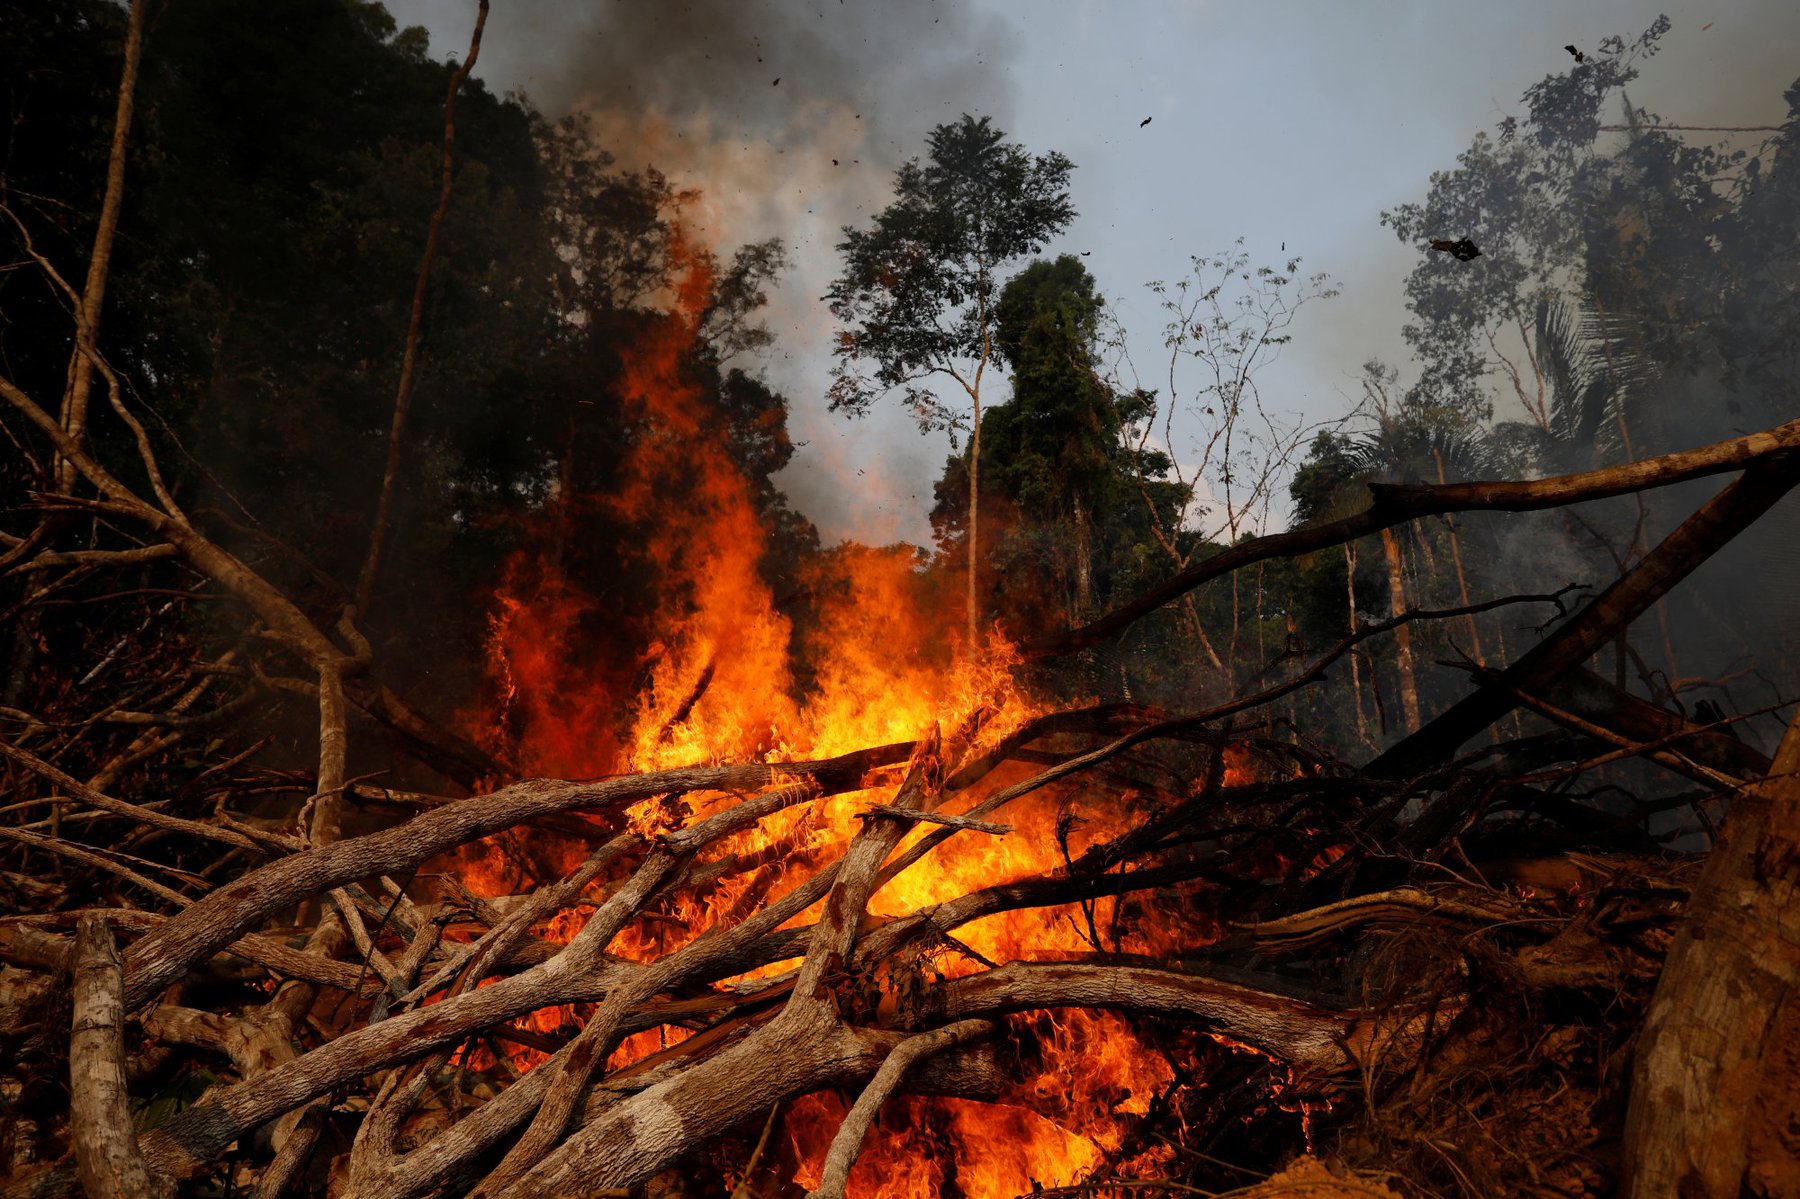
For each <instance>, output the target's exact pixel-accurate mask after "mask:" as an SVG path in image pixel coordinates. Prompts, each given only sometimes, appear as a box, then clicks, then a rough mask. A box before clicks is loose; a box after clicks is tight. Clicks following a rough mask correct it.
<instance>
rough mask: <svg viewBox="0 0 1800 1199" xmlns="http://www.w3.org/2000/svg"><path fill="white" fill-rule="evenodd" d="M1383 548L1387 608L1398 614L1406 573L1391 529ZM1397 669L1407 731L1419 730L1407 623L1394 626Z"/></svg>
mask: <svg viewBox="0 0 1800 1199" xmlns="http://www.w3.org/2000/svg"><path fill="white" fill-rule="evenodd" d="M1381 552H1382V555H1383V557H1384V558H1385V559H1386V561H1387V576H1388V611H1389V613H1390V614H1391V615H1393V616H1395V617H1399V616H1402V615H1404V614H1405V612H1406V576H1405V573H1404V572H1403V571H1402V570H1401V569H1400V539H1399V538H1397V537H1395V536H1394V531H1393V530H1392V529H1383V530H1381ZM1394 669H1395V671H1396V672H1397V673H1398V675H1399V678H1400V712H1401V718H1402V719H1403V720H1404V721H1405V727H1406V731H1407V733H1408V734H1412V733H1416V732H1418V731H1419V682H1418V679H1417V678H1416V677H1415V676H1414V674H1413V656H1412V632H1411V630H1409V629H1408V628H1407V626H1405V625H1401V626H1399V627H1398V628H1396V629H1395V630H1394Z"/></svg>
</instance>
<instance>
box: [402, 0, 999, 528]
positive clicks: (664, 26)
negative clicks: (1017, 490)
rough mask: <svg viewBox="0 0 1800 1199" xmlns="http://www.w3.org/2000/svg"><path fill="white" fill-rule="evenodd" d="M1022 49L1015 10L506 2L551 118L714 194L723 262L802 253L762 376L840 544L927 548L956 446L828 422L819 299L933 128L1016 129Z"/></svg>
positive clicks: (457, 35) (425, 4) (434, 5)
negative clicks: (961, 124)
mask: <svg viewBox="0 0 1800 1199" xmlns="http://www.w3.org/2000/svg"><path fill="white" fill-rule="evenodd" d="M389 7H390V9H391V10H392V11H393V13H394V15H395V17H396V19H397V20H399V21H400V22H401V23H402V24H407V23H411V22H422V23H424V24H425V25H426V26H427V27H428V28H429V29H430V31H431V33H432V36H433V43H434V45H436V46H438V47H440V48H455V47H460V46H461V45H462V44H464V41H463V39H465V38H466V31H461V30H459V28H458V25H457V21H456V18H455V17H454V16H453V14H452V9H451V6H448V5H445V4H442V3H441V2H435V0H393V2H392V3H390V4H389ZM1017 53H1018V51H1017V47H1016V43H1015V40H1014V36H1013V33H1012V31H1011V29H1010V27H1009V25H1008V24H1007V23H1006V22H1005V21H1004V20H1003V19H1002V18H1001V17H1000V16H998V15H996V14H987V15H983V14H979V13H975V12H971V11H970V10H969V8H968V7H967V6H966V5H951V4H945V3H937V2H935V0H811V2H810V3H804V2H803V3H794V2H792V0H669V2H666V3H665V2H657V0H581V2H572V3H557V4H542V3H540V4H509V5H507V6H506V7H504V8H496V10H495V12H494V15H493V17H492V18H491V19H490V20H489V23H488V28H487V33H486V36H485V39H484V42H483V46H482V54H481V71H480V73H481V75H482V76H483V78H484V79H486V80H487V81H488V83H489V85H490V86H492V87H494V88H495V89H496V90H500V91H513V90H516V91H520V92H523V93H524V94H525V95H526V96H527V97H528V98H529V99H530V101H531V102H532V103H533V104H534V105H535V106H536V107H537V108H538V109H539V110H540V111H541V112H543V113H544V114H545V115H546V116H547V117H550V118H551V119H556V118H559V117H561V116H562V115H564V114H566V113H570V112H576V111H579V112H583V113H585V114H586V115H587V116H588V117H589V118H590V120H591V123H592V127H593V129H594V131H595V135H596V138H597V140H598V141H599V143H600V145H601V146H602V147H603V148H604V149H606V150H607V151H609V152H610V153H612V154H613V155H614V157H615V158H616V159H617V162H618V165H619V166H620V167H621V168H625V169H640V168H643V167H649V166H654V167H655V168H656V169H657V170H659V171H661V172H663V173H664V174H665V175H666V176H668V177H669V179H670V181H671V182H672V183H674V184H675V185H676V186H677V187H681V188H692V189H694V190H696V191H698V192H699V193H700V198H699V200H698V201H697V202H695V203H694V204H692V205H690V206H689V207H688V208H687V209H686V210H685V211H684V213H683V216H684V220H685V223H686V224H687V226H688V231H689V234H690V236H691V237H692V238H693V239H694V240H695V241H697V242H698V243H700V244H703V245H705V246H707V247H708V248H710V249H712V250H714V251H715V252H718V253H719V254H720V255H721V256H728V255H729V254H730V253H731V252H732V250H734V249H735V248H736V247H737V246H740V245H743V244H745V243H747V242H752V241H760V240H762V239H764V238H768V237H780V238H781V239H782V240H783V241H784V242H785V243H786V244H787V247H788V250H789V254H790V261H791V266H790V269H789V270H788V272H787V273H786V275H785V276H784V277H783V278H782V279H781V280H780V281H779V283H778V284H777V285H776V287H775V289H774V291H773V292H772V294H771V295H770V297H769V307H768V309H767V310H766V312H765V314H764V316H765V319H766V320H767V323H768V324H769V327H770V328H771V329H772V330H773V331H774V332H775V334H776V337H777V348H776V350H775V352H774V354H773V355H772V356H771V357H770V359H769V360H767V361H765V362H762V363H745V364H743V365H745V366H749V367H758V366H760V367H761V368H762V369H763V371H764V373H765V374H766V376H767V378H768V380H769V382H770V384H771V385H772V386H774V387H775V388H776V389H777V390H779V391H781V392H782V393H783V394H785V395H786V396H787V397H788V399H789V402H790V424H791V426H792V429H793V434H794V438H795V440H796V442H797V443H800V444H801V449H800V451H799V453H798V454H797V455H796V458H795V461H794V463H793V465H792V466H790V467H789V468H788V470H787V471H786V472H785V473H784V476H783V478H782V480H781V481H782V483H783V485H784V486H785V487H786V489H787V490H788V491H789V493H790V495H791V497H792V498H793V500H794V502H795V503H796V506H797V507H799V508H800V510H801V511H803V512H805V513H806V514H807V515H808V516H809V517H811V518H812V519H813V520H814V521H815V522H816V523H817V524H818V525H819V526H820V529H821V532H822V533H823V534H824V535H825V537H826V539H827V540H828V541H832V540H836V539H838V538H842V537H854V538H855V539H857V540H863V541H870V542H884V541H891V540H894V539H897V538H899V539H906V540H910V541H914V542H920V543H923V542H926V541H928V539H929V537H930V529H929V525H928V524H927V522H926V519H925V515H926V512H927V511H928V510H929V508H930V501H929V496H930V493H931V481H932V479H933V478H934V477H935V476H936V474H937V472H938V469H939V468H940V467H941V465H942V463H943V459H944V454H945V452H947V450H948V445H947V443H944V442H943V439H942V438H941V437H940V438H938V439H936V440H927V439H924V438H921V436H920V435H919V433H918V431H917V429H916V428H915V427H914V426H913V424H912V422H911V421H910V420H909V419H908V418H907V417H906V416H905V415H904V414H903V413H902V412H900V411H899V410H898V409H897V408H888V407H881V408H878V409H877V411H876V412H875V413H874V414H872V415H871V416H870V417H869V418H868V419H866V420H861V421H855V422H851V421H846V420H845V419H844V418H842V417H840V416H837V415H834V414H829V413H827V412H825V411H824V402H823V398H824V394H825V391H826V388H827V386H828V384H829V379H828V377H827V372H828V370H829V366H830V362H831V335H832V331H833V328H834V324H833V321H832V318H831V315H830V313H829V312H828V311H827V310H826V308H825V305H824V303H823V302H822V301H821V300H820V298H819V297H821V296H822V295H823V294H824V293H825V291H826V290H827V289H828V288H829V286H830V283H831V280H832V278H833V277H834V276H835V275H836V272H837V268H838V260H837V252H836V246H837V243H838V241H840V240H841V237H842V229H843V227H844V226H845V225H853V224H860V223H862V222H864V221H866V220H867V219H868V217H869V215H870V214H871V213H873V212H874V211H876V210H878V209H879V208H880V207H881V206H883V205H884V204H885V203H886V202H887V200H888V198H889V197H890V196H891V195H892V187H893V172H894V170H895V169H896V168H897V167H898V166H899V165H900V164H901V163H903V162H905V161H906V160H907V159H909V158H914V157H918V156H920V155H921V154H922V153H923V152H924V147H925V135H926V133H927V132H928V131H929V130H930V129H931V128H932V127H933V126H935V125H939V124H942V123H945V122H947V121H952V120H955V119H956V117H957V116H959V115H960V114H962V113H964V112H970V113H976V114H982V115H987V116H991V117H993V118H995V120H996V121H997V122H998V123H999V124H1000V126H1001V127H1002V128H1007V127H1008V117H1009V114H1010V113H1011V112H1012V110H1013V108H1014V104H1013V89H1012V85H1011V83H1010V82H1009V80H1010V78H1011V74H1010V72H1009V69H1008V67H1009V64H1011V62H1012V61H1013V60H1014V59H1015V57H1016V55H1017ZM876 477H880V478H882V479H883V480H884V483H883V486H882V488H880V489H877V488H875V487H872V486H868V485H867V484H868V481H869V480H870V479H873V478H876ZM914 495H916V496H919V497H921V500H920V502H919V503H917V504H916V505H915V504H913V503H912V502H911V501H910V500H903V499H902V498H900V497H908V496H914Z"/></svg>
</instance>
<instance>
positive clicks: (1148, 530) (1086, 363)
mask: <svg viewBox="0 0 1800 1199" xmlns="http://www.w3.org/2000/svg"><path fill="white" fill-rule="evenodd" d="M1103 309H1104V301H1103V300H1102V299H1101V297H1100V294H1099V290H1098V287H1097V285H1096V283H1095V281H1094V278H1093V276H1092V275H1090V274H1089V273H1088V271H1087V269H1086V267H1084V266H1083V265H1082V263H1081V260H1080V259H1079V258H1076V257H1074V256H1072V255H1066V254H1065V255H1063V256H1061V257H1059V258H1056V259H1054V260H1049V259H1046V260H1039V261H1037V262H1033V263H1031V264H1030V265H1028V266H1026V267H1025V268H1024V269H1023V270H1022V271H1020V272H1019V273H1018V274H1017V275H1015V276H1014V277H1013V278H1012V279H1010V280H1009V281H1008V282H1007V284H1006V286H1005V287H1004V288H1003V289H1002V290H1001V292H1000V296H999V299H998V301H997V303H996V304H995V306H994V311H995V315H996V318H997V327H996V330H995V336H994V341H995V344H996V345H997V346H998V347H999V349H1000V351H1001V353H1002V355H1003V357H1004V359H1005V361H1006V362H1007V363H1008V364H1009V365H1010V366H1011V368H1012V396H1011V398H1010V399H1008V400H1007V401H1006V402H1004V403H1001V404H997V405H994V406H993V407H991V408H989V409H988V410H987V412H986V414H985V415H984V416H983V418H982V432H981V499H982V510H983V512H984V513H991V514H995V516H994V526H998V529H999V531H998V532H997V533H995V534H994V535H992V536H990V537H988V538H987V539H986V541H985V544H984V546H983V553H982V567H983V574H984V577H985V578H987V580H988V582H989V599H990V601H991V602H992V603H993V604H994V606H995V610H997V611H998V612H999V613H1000V614H1001V616H1002V619H1003V621H1004V622H1005V623H1006V624H1007V625H1008V626H1009V628H1011V629H1012V630H1013V631H1015V632H1024V633H1032V632H1040V631H1043V630H1045V629H1047V628H1049V627H1051V626H1053V625H1056V624H1061V623H1066V622H1068V621H1070V620H1079V619H1082V618H1084V617H1085V616H1086V615H1088V614H1091V612H1093V611H1095V610H1098V609H1099V608H1103V607H1105V606H1108V605H1110V604H1112V603H1115V602H1119V601H1121V600H1123V599H1125V598H1127V597H1128V596H1129V595H1130V594H1132V593H1134V592H1135V590H1137V589H1138V588H1141V587H1142V586H1144V585H1146V584H1147V583H1149V582H1150V581H1153V580H1154V579H1155V578H1156V577H1158V575H1159V573H1160V569H1161V562H1160V558H1159V553H1160V551H1159V550H1158V549H1157V547H1156V544H1155V540H1154V537H1155V534H1154V531H1153V530H1154V528H1155V527H1156V526H1155V525H1153V523H1152V513H1151V507H1152V506H1153V507H1154V509H1155V520H1156V521H1158V522H1160V523H1161V524H1163V525H1165V526H1169V525H1173V524H1174V523H1175V519H1176V517H1175V514H1176V511H1177V509H1178V507H1179V503H1180V496H1181V491H1180V488H1179V487H1178V486H1177V485H1175V484H1173V483H1171V482H1169V481H1168V480H1167V475H1168V471H1169V467H1170V463H1169V459H1168V457H1167V456H1166V455H1164V454H1162V453H1161V452H1159V451H1155V450H1139V449H1137V448H1135V446H1134V444H1133V442H1134V440H1135V439H1134V438H1133V437H1131V436H1129V434H1130V433H1131V432H1132V431H1133V430H1134V429H1135V428H1136V427H1137V426H1138V425H1140V424H1141V422H1142V421H1144V420H1145V419H1147V418H1148V416H1149V414H1150V412H1151V411H1152V409H1151V408H1150V406H1149V403H1148V399H1147V397H1146V396H1145V395H1144V394H1143V393H1141V392H1123V393H1122V392H1118V391H1115V390H1114V389H1113V388H1112V387H1110V386H1108V384H1107V383H1106V382H1105V381H1104V380H1103V379H1102V378H1101V377H1100V374H1099V372H1098V370H1097V369H1096V361H1095V357H1096V354H1097V350H1098V342H1099V336H1100V330H1101V324H1102V321H1101V316H1102V312H1103ZM935 499H936V503H935V506H934V507H933V509H932V514H931V518H932V524H933V526H934V529H935V530H936V533H937V539H938V542H939V545H940V547H941V548H942V549H943V550H944V551H945V554H946V556H949V555H951V554H954V553H955V552H957V551H956V549H955V547H957V546H958V545H960V544H961V543H962V542H963V540H964V539H965V538H966V535H967V528H966V526H967V517H968V455H967V453H966V452H965V453H963V454H959V455H956V456H953V457H952V458H951V459H950V460H949V461H948V462H947V463H946V465H945V468H944V473H943V475H942V476H941V477H940V478H939V480H938V483H937V486H936V489H935ZM989 527H993V526H989Z"/></svg>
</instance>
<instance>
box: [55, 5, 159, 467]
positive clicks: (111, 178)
mask: <svg viewBox="0 0 1800 1199" xmlns="http://www.w3.org/2000/svg"><path fill="white" fill-rule="evenodd" d="M144 7H145V3H144V0H132V5H131V16H130V18H129V19H128V21H127V23H126V26H125V66H124V68H123V70H122V71H121V73H120V76H119V107H118V111H117V113H116V114H115V115H114V117H113V135H112V149H111V151H110V153H109V154H108V156H107V160H106V193H105V195H104V197H103V198H102V200H101V202H100V225H99V228H98V229H96V230H95V231H94V252H93V254H92V255H91V256H90V257H89V258H88V270H87V282H86V283H85V284H83V286H82V289H81V306H80V308H78V309H77V310H76V313H75V352H74V354H73V355H72V356H71V357H70V359H69V389H68V394H67V395H65V396H64V397H63V410H62V427H63V429H64V430H66V431H67V432H68V434H69V437H70V439H71V440H72V441H73V442H74V443H75V444H76V445H77V446H79V445H80V444H81V443H82V441H83V440H84V438H85V437H86V434H87V411H88V396H89V395H90V393H91V392H92V389H93V383H94V360H93V357H92V355H93V354H94V352H95V351H96V346H97V343H98V340H99V337H100V310H101V305H102V304H103V302H104V301H105V299H106V276H107V271H108V270H109V268H110V267H111V266H112V247H113V237H114V235H115V234H116V233H117V232H118V230H119V209H120V207H121V205H122V204H123V202H124V197H125V145H126V143H127V142H128V141H129V140H130V136H131V113H132V107H133V105H134V104H135V102H136V98H137V75H138V62H139V61H140V60H141V58H142V57H143V50H144ZM74 486H75V466H74V464H73V463H71V462H70V461H69V460H68V459H67V458H62V457H58V459H57V461H56V490H57V491H59V492H61V493H63V494H65V495H66V494H68V492H69V491H70V490H71V489H73V488H74Z"/></svg>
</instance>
